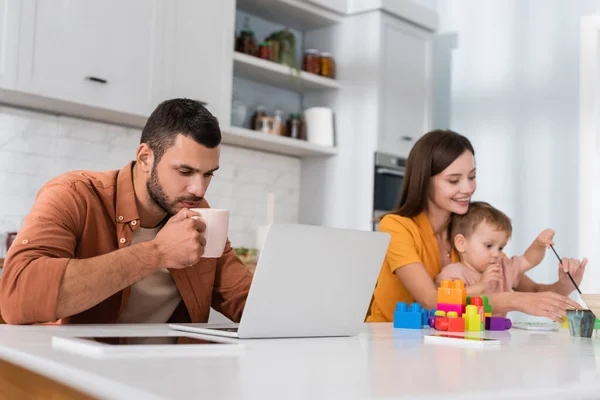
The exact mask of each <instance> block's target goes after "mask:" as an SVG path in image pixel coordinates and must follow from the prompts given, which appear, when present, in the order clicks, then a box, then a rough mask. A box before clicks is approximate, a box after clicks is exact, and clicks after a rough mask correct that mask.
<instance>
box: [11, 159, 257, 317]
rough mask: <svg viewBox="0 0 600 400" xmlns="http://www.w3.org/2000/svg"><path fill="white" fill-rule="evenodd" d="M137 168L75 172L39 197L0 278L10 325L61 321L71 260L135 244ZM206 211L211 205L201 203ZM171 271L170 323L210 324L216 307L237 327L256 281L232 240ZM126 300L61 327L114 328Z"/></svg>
mask: <svg viewBox="0 0 600 400" xmlns="http://www.w3.org/2000/svg"><path fill="white" fill-rule="evenodd" d="M132 167H133V163H130V164H128V165H127V166H126V167H125V168H123V169H122V170H120V171H110V172H89V171H75V172H70V173H67V174H64V175H61V176H59V177H57V178H54V179H53V180H51V181H50V182H48V183H47V184H46V185H44V187H43V188H42V189H41V190H40V191H39V193H38V195H37V197H36V200H35V203H34V205H33V207H32V209H31V212H30V214H29V215H28V216H27V217H26V218H25V221H24V224H23V227H22V228H21V230H20V231H19V233H18V235H17V237H16V239H15V241H14V243H13V245H12V246H11V247H10V250H9V252H8V254H7V258H6V261H5V263H4V269H3V273H2V276H1V277H0V312H1V314H2V316H3V318H4V319H5V320H6V321H7V322H8V323H13V324H30V323H38V322H54V321H56V320H57V316H56V306H57V301H58V292H59V288H60V285H61V281H62V278H63V276H64V273H65V270H66V268H67V263H68V262H69V260H70V259H72V258H77V259H83V258H90V257H95V256H99V255H102V254H106V253H109V252H112V251H115V250H118V249H120V248H123V247H126V246H129V245H130V244H131V240H132V237H133V231H134V230H136V229H139V227H140V219H139V215H138V211H137V206H136V200H135V192H134V189H133V173H132ZM202 207H208V204H207V203H206V202H205V201H204V202H203V205H202ZM132 268H135V266H132ZM170 272H171V276H172V277H173V280H174V281H175V284H176V285H177V288H178V289H179V293H180V294H181V298H182V302H181V303H180V304H179V306H178V307H177V309H176V310H175V312H174V313H173V315H172V317H171V319H170V322H190V321H191V322H206V321H207V320H208V314H209V311H210V308H211V307H212V308H214V309H215V310H217V311H219V312H221V313H223V314H224V315H225V316H226V317H228V318H230V319H231V320H233V321H236V322H237V321H239V320H240V318H241V315H242V311H243V308H244V305H245V303H246V297H247V295H248V290H249V288H250V283H251V281H252V275H251V274H250V272H249V271H248V269H247V268H246V267H245V266H244V265H243V263H242V262H241V261H240V259H239V258H238V257H237V256H236V255H235V251H234V250H233V249H232V248H231V245H230V243H229V241H227V244H226V248H225V252H224V253H223V255H222V256H221V258H218V259H215V258H207V259H202V260H201V261H200V262H199V263H198V264H196V265H194V266H192V267H189V268H184V269H177V270H170ZM98 285H102V282H98ZM128 295H129V288H126V289H125V290H123V291H121V292H118V293H116V294H114V295H113V296H111V297H109V298H107V299H105V300H104V301H102V302H101V303H99V304H97V305H95V306H94V307H92V308H90V309H88V310H85V311H83V312H81V313H79V314H76V315H73V316H70V317H68V318H63V319H62V320H61V323H63V324H64V323H116V322H117V320H118V317H119V313H120V311H121V310H122V309H123V307H124V304H125V303H126V301H127V297H128Z"/></svg>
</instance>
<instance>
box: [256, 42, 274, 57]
mask: <svg viewBox="0 0 600 400" xmlns="http://www.w3.org/2000/svg"><path fill="white" fill-rule="evenodd" d="M258 57H259V58H262V59H263V60H269V61H271V58H272V56H271V43H270V42H262V43H261V44H259V45H258Z"/></svg>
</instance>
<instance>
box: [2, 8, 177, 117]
mask: <svg viewBox="0 0 600 400" xmlns="http://www.w3.org/2000/svg"><path fill="white" fill-rule="evenodd" d="M5 1H6V0H5ZM21 3H22V7H21V17H20V43H19V71H18V79H17V90H19V91H23V92H27V93H31V94H35V95H40V96H45V97H50V98H57V99H60V100H67V101H71V102H75V103H82V104H85V105H89V106H95V107H100V108H105V109H112V110H118V111H121V112H126V113H132V114H141V115H144V114H145V115H147V114H148V113H149V112H150V111H151V110H152V109H153V108H154V106H155V105H156V104H155V103H156V101H157V98H156V92H155V90H157V87H156V84H157V81H158V79H159V75H160V73H161V62H162V59H163V54H162V50H163V45H162V41H163V40H164V35H165V32H164V29H165V24H164V15H165V7H166V6H167V3H168V0H127V2H125V3H124V2H122V1H120V0H102V1H96V0H86V1H69V0H54V1H45V0H21Z"/></svg>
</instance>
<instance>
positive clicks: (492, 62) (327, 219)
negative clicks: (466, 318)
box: [0, 0, 600, 291]
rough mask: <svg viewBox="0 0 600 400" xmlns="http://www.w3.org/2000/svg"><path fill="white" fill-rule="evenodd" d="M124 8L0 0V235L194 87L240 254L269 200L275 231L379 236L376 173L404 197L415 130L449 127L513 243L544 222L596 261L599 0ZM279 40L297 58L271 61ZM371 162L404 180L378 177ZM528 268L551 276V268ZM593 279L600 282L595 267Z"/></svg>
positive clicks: (348, 0)
mask: <svg viewBox="0 0 600 400" xmlns="http://www.w3.org/2000/svg"><path fill="white" fill-rule="evenodd" d="M128 1H129V2H130V3H131V4H130V5H131V6H132V7H130V8H126V7H123V6H122V4H121V2H120V1H118V0H106V1H104V2H100V1H97V2H95V1H90V2H88V3H85V4H84V3H77V2H59V3H58V4H59V6H50V5H49V3H48V4H47V3H44V2H39V1H36V0H0V15H1V16H2V19H0V20H2V21H6V23H5V24H4V25H3V26H2V30H0V38H1V39H2V40H0V55H1V56H2V57H0V64H1V65H0V103H2V104H6V106H3V107H1V108H0V237H1V235H3V234H6V232H10V231H16V230H18V229H19V227H20V225H21V223H22V220H23V217H24V216H25V215H26V214H27V212H28V211H29V208H30V207H31V204H32V203H33V200H34V197H35V194H36V192H37V190H38V189H39V187H40V186H41V185H43V183H44V182H46V181H47V180H48V179H50V178H51V177H53V176H55V175H57V174H60V173H62V172H65V171H69V170H73V169H97V170H107V169H116V168H121V167H122V166H123V165H124V164H125V163H127V162H128V161H129V160H130V159H131V158H132V157H133V156H134V154H135V148H136V146H137V145H138V142H139V134H140V130H141V126H143V123H144V120H145V116H147V115H148V114H149V112H150V111H151V110H152V109H153V108H154V107H155V106H156V105H157V104H158V102H160V101H161V100H164V99H166V98H171V97H178V96H185V97H191V98H195V99H199V100H202V101H205V102H207V103H208V107H209V109H210V110H211V111H213V113H215V115H217V116H218V118H219V121H220V122H221V125H222V130H223V139H224V146H223V153H222V162H221V164H222V165H221V169H220V170H219V171H218V173H217V175H216V178H215V179H214V181H213V183H212V184H211V187H210V188H209V192H208V194H207V199H208V200H209V201H210V203H211V205H212V206H214V207H223V208H229V209H230V210H231V213H232V216H231V226H230V239H231V240H232V243H233V245H234V246H236V247H248V248H252V247H256V241H257V238H256V230H257V227H259V226H260V225H263V224H265V223H266V222H267V198H268V197H269V193H272V194H273V196H274V199H275V201H274V203H275V207H274V209H275V210H274V221H276V222H300V223H309V224H317V225H327V226H336V227H342V228H352V229H373V224H372V217H373V213H374V211H375V210H374V206H375V205H374V190H375V191H376V190H377V189H378V187H377V185H376V183H377V182H379V181H380V182H386V183H385V184H383V186H382V187H383V188H384V189H382V190H383V191H382V193H385V194H386V196H387V195H388V193H393V192H395V191H397V187H398V185H399V184H400V182H401V179H396V178H393V179H388V178H390V177H394V176H396V177H397V175H398V174H400V175H401V166H399V165H398V164H401V163H402V160H403V159H404V158H406V156H407V155H408V152H409V151H410V148H411V146H412V144H413V143H414V141H416V140H417V139H418V137H419V136H420V135H422V134H423V133H424V132H426V131H427V130H430V129H432V128H451V129H454V130H456V131H459V132H461V133H463V134H465V135H467V136H468V137H469V138H470V139H471V140H472V141H473V144H474V146H475V148H476V152H477V163H478V165H477V166H478V185H479V186H478V191H477V194H476V199H481V200H486V201H489V202H491V203H493V204H494V205H496V206H497V207H498V208H500V209H502V210H504V211H505V212H506V213H507V214H508V215H510V216H511V217H512V219H513V223H514V226H515V229H514V235H513V239H512V240H511V242H510V244H509V247H508V249H507V252H509V253H511V254H512V253H519V252H522V251H524V249H525V248H526V247H527V246H528V245H529V244H530V242H531V240H532V239H533V238H534V237H535V235H536V234H537V232H539V231H540V230H541V229H543V228H545V227H553V228H555V229H556V230H557V238H556V241H557V250H558V251H559V253H560V254H562V255H572V256H582V255H590V256H591V258H592V259H595V258H594V257H597V255H596V254H595V253H594V252H595V251H596V250H595V248H593V246H591V245H587V247H582V243H583V241H582V240H581V238H582V237H586V239H587V236H588V235H594V234H596V231H595V230H594V231H590V230H586V226H585V224H582V223H580V221H581V220H583V221H585V219H581V216H580V215H579V209H580V203H581V201H582V199H581V198H580V197H579V193H580V190H581V187H582V185H585V184H586V182H581V183H580V182H579V179H580V177H581V176H583V175H582V173H581V171H582V170H584V169H586V168H591V167H590V166H587V165H580V164H579V163H578V160H580V154H581V151H582V150H581V149H580V148H579V145H580V137H579V133H578V132H579V122H580V116H579V111H580V104H579V97H578V95H579V88H580V82H579V78H580V73H579V71H580V67H581V66H580V59H579V56H580V54H579V50H580V27H581V17H583V16H586V15H594V14H597V13H600V1H599V0H578V1H570V2H569V1H564V0H502V1H500V0H285V1H284V0H272V1H270V2H265V1H262V0H237V1H236V0H223V1H220V2H213V1H197V0H176V1H166V0H155V1H154V2H147V1H145V0H143V1H142V0H128ZM67 17H68V18H67ZM106 20H111V21H112V23H111V24H106V23H105V21H106ZM59 21H60V23H59ZM108 26H110V29H107V27H108ZM250 31H251V34H250ZM132 32H137V33H139V34H135V35H134V34H132ZM274 33H277V35H274V36H271V37H270V38H269V36H270V35H272V34H274ZM286 34H291V35H292V37H293V41H294V45H295V50H294V51H292V53H294V57H292V58H293V60H294V62H292V64H295V65H292V66H290V65H286V64H290V62H289V58H287V59H286V60H287V61H284V59H283V58H282V57H281V56H280V58H279V60H277V59H276V58H277V57H276V55H275V54H276V53H277V52H278V51H279V52H283V51H284V50H285V46H288V45H289V44H290V42H287V41H285V40H283V41H278V39H281V38H282V37H286V36H285V35H286ZM288 37H289V36H288ZM123 38H127V41H125V40H124V39H123ZM273 38H275V40H268V39H273ZM277 38H278V39H277ZM250 39H252V40H250ZM108 42H110V43H111V45H112V46H111V48H107V47H105V44H106V43H108ZM59 43H60V45H59ZM311 49H315V50H316V51H317V52H316V53H313V52H311V51H309V50H311ZM248 53H252V54H251V55H249V54H248ZM323 53H326V54H323ZM327 53H329V54H327ZM307 55H310V56H311V57H312V58H310V59H309V62H308V63H305V61H306V60H307V57H306V56H307ZM261 58H262V59H261ZM315 61H316V62H317V64H314V62H315ZM323 62H327V63H328V64H327V66H328V67H332V68H329V69H327V68H326V69H324V70H316V71H313V72H316V73H308V72H306V71H307V70H310V69H311V68H314V66H315V65H317V66H321V65H322V63H323ZM300 70H304V72H300ZM324 71H325V72H326V73H324ZM261 106H263V107H264V111H265V113H264V115H263V114H260V115H258V118H257V110H259V109H260V108H261ZM315 107H316V108H318V109H319V111H318V112H319V113H320V114H319V117H318V118H315V117H314V114H313V115H311V114H310V112H309V111H308V110H309V109H314V108H315ZM328 113H329V114H328ZM276 115H277V116H281V121H278V119H277V118H275V116H276ZM328 118H331V119H328ZM92 120H94V121H92ZM317 120H318V124H315V121H317ZM96 121H102V122H96ZM276 126H277V127H278V128H275V127H276ZM311 126H312V129H311ZM315 126H317V128H315ZM334 128H335V129H334ZM376 153H377V154H379V153H383V154H388V155H391V156H392V158H391V160H388V161H390V162H389V163H387V161H386V165H387V166H393V164H396V167H394V168H387V169H391V170H392V171H393V172H394V173H395V174H396V175H393V174H392V175H388V176H386V179H380V178H381V177H382V176H383V175H377V167H376V166H375V154H376ZM599 159H600V157H599ZM594 168H600V167H598V166H595V167H594ZM595 200H597V201H596V203H598V202H600V193H598V196H597V198H595ZM381 211H386V210H381ZM594 224H598V223H597V222H594ZM598 225H599V226H600V224H598ZM594 237H595V236H594ZM597 240H600V237H597ZM597 240H595V241H594V240H588V241H587V242H586V243H595V242H597ZM0 242H2V243H3V242H4V240H0ZM1 254H2V248H1V245H0V256H1ZM529 274H530V275H531V276H533V277H534V278H536V279H537V280H539V281H542V282H549V281H552V280H553V279H555V277H556V263H555V261H554V260H553V259H552V258H551V257H547V259H546V260H545V261H544V263H543V264H542V267H540V268H536V269H534V270H532V271H531V272H530V273H529ZM588 277H589V278H588V279H586V282H585V283H584V287H587V288H588V290H590V291H592V290H595V291H598V290H600V287H596V286H597V285H600V284H594V283H593V282H600V269H593V268H590V269H589V272H588ZM590 282H591V283H590ZM587 285H589V286H587Z"/></svg>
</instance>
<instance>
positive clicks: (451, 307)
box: [437, 303, 465, 315]
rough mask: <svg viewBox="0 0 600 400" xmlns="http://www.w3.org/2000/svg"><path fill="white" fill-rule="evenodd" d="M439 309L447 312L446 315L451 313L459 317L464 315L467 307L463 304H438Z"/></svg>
mask: <svg viewBox="0 0 600 400" xmlns="http://www.w3.org/2000/svg"><path fill="white" fill-rule="evenodd" d="M437 309H438V310H442V311H445V312H446V314H447V313H449V312H455V313H456V314H457V315H463V313H464V312H465V306H464V305H462V304H447V303H438V305H437Z"/></svg>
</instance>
